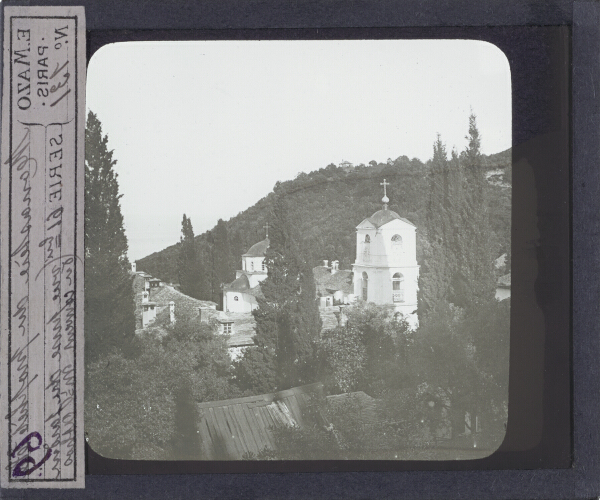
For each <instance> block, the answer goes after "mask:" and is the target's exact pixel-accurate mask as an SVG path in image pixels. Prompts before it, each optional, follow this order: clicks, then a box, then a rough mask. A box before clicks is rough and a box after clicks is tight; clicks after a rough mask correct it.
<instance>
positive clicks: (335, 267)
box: [331, 260, 340, 274]
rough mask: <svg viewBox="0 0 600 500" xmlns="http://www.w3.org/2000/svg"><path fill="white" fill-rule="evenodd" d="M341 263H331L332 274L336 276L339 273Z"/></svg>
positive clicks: (335, 261) (337, 261)
mask: <svg viewBox="0 0 600 500" xmlns="http://www.w3.org/2000/svg"><path fill="white" fill-rule="evenodd" d="M339 267H340V261H339V260H334V261H332V262H331V274H335V273H337V272H338V271H339Z"/></svg>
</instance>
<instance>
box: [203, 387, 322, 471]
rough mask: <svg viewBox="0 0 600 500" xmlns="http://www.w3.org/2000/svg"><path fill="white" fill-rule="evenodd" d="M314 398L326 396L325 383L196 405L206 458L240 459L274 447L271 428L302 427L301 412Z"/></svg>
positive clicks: (204, 456)
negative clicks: (324, 391)
mask: <svg viewBox="0 0 600 500" xmlns="http://www.w3.org/2000/svg"><path fill="white" fill-rule="evenodd" d="M313 397H318V398H322V397H323V384H321V383H316V384H311V385H305V386H302V387H294V388H293V389H288V390H286V391H280V392H277V393H272V394H261V395H259V396H249V397H246V398H237V399H230V400H226V401H214V402H210V403H199V404H197V408H198V417H199V420H198V426H197V427H198V431H199V432H198V433H199V435H200V442H201V446H202V452H203V453H202V455H203V458H204V459H206V460H241V459H242V458H244V457H245V456H247V454H248V453H253V454H255V455H256V454H258V453H260V452H261V451H262V450H264V449H265V448H267V449H271V450H273V449H274V448H275V442H274V439H273V434H272V428H274V427H278V426H296V425H297V426H302V415H303V413H304V411H305V410H306V408H307V407H308V406H309V405H310V404H311V400H312V398H313Z"/></svg>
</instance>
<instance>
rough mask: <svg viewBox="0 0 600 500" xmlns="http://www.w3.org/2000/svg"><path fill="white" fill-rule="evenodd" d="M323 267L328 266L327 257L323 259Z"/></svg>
mask: <svg viewBox="0 0 600 500" xmlns="http://www.w3.org/2000/svg"><path fill="white" fill-rule="evenodd" d="M323 267H328V266H327V259H325V260H323Z"/></svg>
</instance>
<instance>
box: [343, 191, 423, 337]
mask: <svg viewBox="0 0 600 500" xmlns="http://www.w3.org/2000/svg"><path fill="white" fill-rule="evenodd" d="M381 185H382V186H383V190H384V194H383V198H382V200H381V201H382V202H383V210H379V211H377V212H375V213H374V214H373V215H372V216H371V217H369V218H367V219H365V220H363V221H362V222H361V223H360V224H359V225H358V226H357V227H356V261H355V263H354V264H353V266H352V268H353V271H354V294H355V295H356V297H357V298H358V300H364V301H366V302H374V303H375V304H391V305H393V306H394V308H395V309H396V310H397V311H398V312H400V313H402V314H403V315H404V317H405V318H406V319H407V321H408V322H409V324H410V326H411V327H412V328H413V329H414V328H416V327H417V326H418V317H417V290H418V283H419V265H418V264H417V228H416V226H415V225H414V224H413V223H412V222H410V221H409V220H407V219H404V218H403V217H400V216H399V215H398V214H397V213H396V212H394V211H392V210H388V202H389V198H388V197H387V190H386V187H387V186H388V185H389V183H388V182H386V180H385V179H384V180H383V182H382V183H381Z"/></svg>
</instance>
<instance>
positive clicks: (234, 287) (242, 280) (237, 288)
mask: <svg viewBox="0 0 600 500" xmlns="http://www.w3.org/2000/svg"><path fill="white" fill-rule="evenodd" d="M223 290H224V291H226V292H246V291H248V290H250V281H248V276H246V275H245V274H242V275H240V277H239V278H237V279H235V280H233V281H232V282H231V283H228V284H226V285H223Z"/></svg>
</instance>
